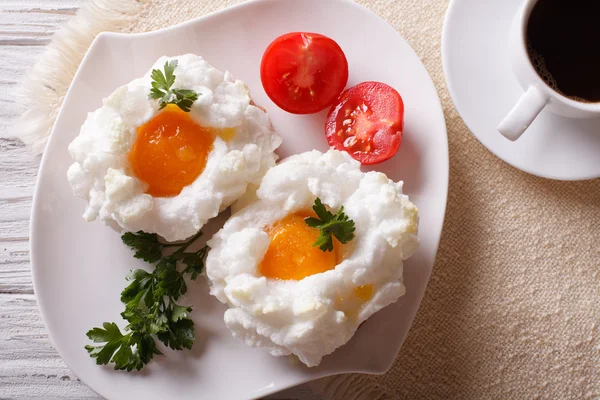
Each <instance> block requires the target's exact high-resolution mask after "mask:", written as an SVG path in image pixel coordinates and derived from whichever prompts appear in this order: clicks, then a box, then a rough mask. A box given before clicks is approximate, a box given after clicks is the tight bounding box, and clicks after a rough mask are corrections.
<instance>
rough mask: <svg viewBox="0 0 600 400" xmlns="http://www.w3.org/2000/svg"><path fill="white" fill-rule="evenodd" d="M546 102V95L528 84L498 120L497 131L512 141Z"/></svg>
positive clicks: (520, 133)
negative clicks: (515, 102)
mask: <svg viewBox="0 0 600 400" xmlns="http://www.w3.org/2000/svg"><path fill="white" fill-rule="evenodd" d="M546 104H548V97H547V96H546V95H545V94H544V93H542V91H541V90H540V89H538V88H537V87H535V86H529V88H528V89H527V91H526V92H525V93H523V95H521V98H520V99H519V101H517V104H515V106H514V107H513V109H512V110H510V112H509V113H508V115H507V116H506V117H505V118H504V119H503V120H502V122H500V125H498V131H499V132H500V133H501V134H502V135H504V137H505V138H507V139H508V140H512V141H513V142H514V141H515V140H517V139H518V138H520V137H521V135H522V134H523V132H525V131H526V130H527V128H529V125H531V123H532V122H533V120H534V119H535V118H536V117H537V116H538V114H539V113H540V112H541V111H542V110H543V109H544V107H545V106H546Z"/></svg>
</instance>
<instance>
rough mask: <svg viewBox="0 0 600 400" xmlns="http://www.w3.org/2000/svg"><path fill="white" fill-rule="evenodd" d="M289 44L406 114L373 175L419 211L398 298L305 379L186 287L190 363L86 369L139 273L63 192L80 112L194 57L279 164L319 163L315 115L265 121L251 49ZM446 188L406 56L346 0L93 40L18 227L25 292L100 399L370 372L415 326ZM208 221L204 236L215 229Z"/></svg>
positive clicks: (437, 113)
mask: <svg viewBox="0 0 600 400" xmlns="http://www.w3.org/2000/svg"><path fill="white" fill-rule="evenodd" d="M290 31H313V32H320V33H323V34H325V35H327V36H330V37H332V38H334V39H335V40H336V41H337V42H338V43H339V44H340V45H341V46H342V48H343V49H344V51H345V52H346V56H347V57H348V61H349V65H350V81H349V85H354V84H357V83H359V82H361V81H365V80H380V81H383V82H387V83H388V84H390V85H392V86H394V87H395V88H396V89H398V90H399V92H400V93H401V94H402V96H403V97H404V100H405V103H406V122H405V136H404V143H403V144H402V148H401V150H400V152H399V153H398V155H397V156H396V157H394V158H393V159H392V160H390V161H388V162H386V163H384V164H380V165H379V166H376V169H378V170H381V171H383V172H385V173H387V174H388V176H390V177H391V178H393V179H395V180H400V179H403V180H404V181H405V192H406V193H407V194H408V195H409V196H410V198H411V199H412V201H414V202H415V203H416V204H417V206H418V207H419V209H420V215H421V220H420V229H419V230H420V237H421V248H420V250H419V251H418V253H417V254H415V255H414V256H413V257H412V258H411V259H410V260H409V261H408V262H407V263H406V267H405V283H406V287H407V294H406V295H405V296H404V297H402V298H401V299H400V301H398V302H397V303H396V304H394V305H391V306H389V307H387V308H386V309H385V310H383V311H381V312H379V313H378V314H376V315H375V316H373V318H371V319H370V320H369V321H367V322H366V323H365V324H364V325H363V326H362V327H361V328H360V329H359V331H358V332H357V334H356V335H355V337H354V338H353V339H352V340H351V341H350V342H349V343H348V344H347V345H345V346H344V347H342V348H340V349H339V350H338V351H336V352H335V353H334V354H333V355H331V356H328V357H326V358H325V359H324V361H323V363H322V364H321V366H319V367H318V368H312V369H309V368H306V367H304V366H303V365H297V364H296V365H294V364H292V363H290V360H289V359H287V358H275V357H272V356H270V355H269V354H268V353H267V352H266V351H264V350H261V349H250V348H247V347H246V346H245V345H244V344H242V343H241V342H239V341H238V340H236V339H234V338H233V337H232V336H231V333H230V332H229V331H228V330H227V329H226V327H225V324H224V322H223V312H224V310H225V307H224V306H223V305H222V304H220V303H219V302H218V301H216V300H215V299H214V298H212V297H210V296H209V295H208V290H207V287H206V284H205V283H204V282H202V279H200V281H201V282H199V283H193V284H191V285H190V292H191V293H190V294H189V295H188V296H187V298H186V299H183V302H184V303H185V304H188V303H189V304H193V306H194V312H193V315H192V316H193V319H194V321H195V323H196V332H197V333H196V343H195V344H194V347H193V350H192V351H181V352H174V351H166V352H165V353H166V355H165V356H164V357H156V358H155V361H153V362H152V363H151V364H150V365H149V366H148V367H146V368H145V369H144V370H142V371H141V372H140V373H127V372H121V371H114V370H113V369H112V368H111V367H110V366H108V367H102V366H97V365H95V362H94V360H92V359H91V358H90V357H89V356H88V354H87V353H86V351H85V350H84V345H86V344H88V340H87V338H86V336H85V333H86V331H87V330H88V329H90V328H91V327H94V326H98V325H99V324H101V323H102V322H103V321H118V323H120V324H121V325H124V324H123V323H122V322H123V321H121V319H120V317H119V313H120V312H121V311H122V309H123V305H122V304H121V303H120V301H119V293H120V292H121V290H122V289H123V288H124V286H125V276H126V274H127V272H128V271H129V270H130V269H132V268H140V267H143V266H144V263H142V262H138V261H137V260H134V259H133V257H132V252H131V251H130V250H129V249H128V248H126V247H125V246H124V245H123V244H122V243H121V240H120V237H119V234H117V233H116V232H114V231H113V230H111V229H109V228H107V227H105V226H103V224H102V223H100V222H96V223H85V222H84V221H83V219H82V218H81V214H82V212H83V210H84V204H83V202H82V201H81V200H78V199H76V198H75V197H74V196H73V195H72V193H71V190H70V187H69V185H68V182H67V179H66V171H67V168H68V166H69V165H70V164H71V162H72V161H71V159H70V157H69V154H68V152H67V146H68V144H69V143H70V141H71V140H72V139H73V138H74V137H75V136H76V135H77V134H78V132H79V128H80V126H81V124H82V123H83V121H84V120H85V118H86V115H87V113H88V112H90V111H93V110H94V109H96V108H98V107H100V105H101V102H102V98H103V97H106V96H108V95H109V94H110V93H111V92H112V91H113V90H114V89H115V88H117V87H118V86H120V85H123V84H125V83H127V82H128V81H130V80H132V79H134V78H136V77H139V76H141V75H143V74H144V73H145V72H146V71H147V70H148V68H149V67H150V66H151V65H152V63H153V62H154V61H156V59H158V57H160V56H162V55H179V54H184V53H188V52H192V53H196V54H200V55H202V56H203V57H205V58H206V60H207V61H208V62H210V63H211V64H212V65H214V66H215V67H217V68H219V69H221V70H229V71H231V72H232V73H233V74H234V76H236V77H237V78H240V79H242V80H244V81H245V82H246V83H247V84H248V86H249V87H250V90H251V92H252V96H253V98H254V100H255V101H256V102H257V103H258V104H260V105H263V106H264V107H265V108H266V109H267V110H268V112H269V114H270V116H271V118H272V121H273V124H274V125H275V128H276V129H277V130H278V131H279V132H280V133H281V135H282V136H283V138H284V144H283V146H282V147H281V149H280V152H279V153H280V155H281V156H282V157H285V156H288V155H290V154H294V153H300V152H304V151H307V150H311V149H313V148H316V149H320V150H326V149H327V144H326V141H325V138H324V134H323V130H324V118H325V113H321V114H317V115H312V116H295V115H291V114H287V113H285V112H283V111H281V110H280V109H278V108H277V107H276V106H275V105H274V104H273V103H272V102H271V101H270V100H269V99H268V97H267V96H266V95H265V93H264V91H263V89H262V85H261V83H260V78H259V65H260V60H261V57H262V54H263V51H264V49H265V48H266V47H267V45H268V44H269V43H270V42H271V41H272V40H273V39H274V38H275V37H277V36H279V35H281V34H283V33H286V32H290ZM447 188H448V144H447V137H446V128H445V123H444V117H443V113H442V109H441V106H440V102H439V98H438V96H437V93H436V90H435V88H434V86H433V84H432V82H431V79H430V78H429V76H428V74H427V72H426V70H425V68H424V67H423V65H422V64H421V62H420V61H419V58H418V57H417V55H416V54H415V53H414V52H413V50H412V49H411V48H410V46H409V45H408V44H407V43H406V42H405V41H404V39H403V38H402V37H400V35H399V34H398V33H397V32H396V31H395V30H394V29H393V28H392V27H391V26H389V25H388V24H387V23H385V22H384V21H383V20H382V19H380V18H379V17H378V16H376V15H374V14H373V13H371V12H370V11H368V10H366V9H365V8H363V7H361V6H359V5H357V4H355V3H352V2H350V1H347V0H327V1H325V0H288V1H278V0H262V1H251V2H248V3H244V4H242V5H240V6H237V7H233V8H229V9H226V10H224V11H221V12H218V13H215V14H211V15H209V16H206V17H203V18H200V19H197V20H194V21H191V22H188V23H185V24H183V25H179V26H176V27H173V28H169V29H165V30H161V31H158V32H153V33H147V34H140V35H120V34H102V35H100V36H99V37H98V38H97V39H96V40H95V42H94V44H93V45H92V47H91V48H90V50H89V52H88V54H87V55H86V57H85V59H84V61H83V63H82V65H81V67H80V68H79V71H78V72H77V75H76V77H75V80H74V81H73V84H72V85H71V88H70V89H69V93H68V95H67V97H66V99H65V102H64V106H63V109H62V111H61V113H60V115H59V117H58V120H57V122H56V125H55V126H54V130H53V132H52V136H51V138H50V141H49V143H48V147H47V149H46V152H45V154H44V158H43V160H42V164H41V168H40V173H39V178H38V184H37V188H36V193H35V198H34V205H33V211H32V223H31V257H32V265H33V276H34V286H35V293H36V295H37V298H38V303H39V305H40V308H41V311H42V315H43V318H44V321H45V323H46V325H47V327H48V330H49V332H50V336H51V338H52V340H53V342H54V345H55V346H56V348H57V350H58V352H59V353H60V355H61V356H62V357H63V359H64V360H65V362H66V363H67V364H68V365H69V367H70V368H71V369H72V370H73V371H74V372H75V374H77V376H78V377H79V378H80V379H81V380H82V381H84V382H85V383H86V384H88V385H89V386H90V387H91V388H92V389H94V390H95V391H96V392H98V393H99V394H101V395H102V396H105V397H107V398H111V399H134V398H135V399H138V398H144V399H170V398H177V399H200V398H202V399H211V400H218V399H227V400H235V399H249V398H255V397H259V396H264V395H267V394H269V393H274V392H276V391H279V390H282V389H284V388H286V387H290V386H293V385H297V384H300V383H302V382H305V381H308V380H311V379H315V378H318V377H322V376H326V375H332V374H337V373H342V372H365V373H383V372H385V371H386V370H387V369H388V368H389V367H390V365H391V364H392V362H393V361H394V358H395V357H396V354H397V352H398V350H399V349H400V346H401V344H402V342H403V340H404V338H405V336H406V334H407V332H408V329H409V327H410V325H411V323H412V320H413V318H414V316H415V313H416V311H417V308H418V306H419V303H420V301H421V298H422V296H423V293H424V291H425V287H426V285H427V281H428V279H429V275H430V273H431V269H432V267H433V262H434V258H435V254H436V251H437V247H438V242H439V239H440V232H441V229H442V223H443V219H444V212H445V207H446V195H447ZM223 218H224V217H221V218H220V220H219V221H216V222H213V223H212V224H210V225H211V226H210V227H209V228H208V229H207V230H208V231H213V232H214V231H215V230H216V229H217V228H218V227H219V224H220V223H222V222H223Z"/></svg>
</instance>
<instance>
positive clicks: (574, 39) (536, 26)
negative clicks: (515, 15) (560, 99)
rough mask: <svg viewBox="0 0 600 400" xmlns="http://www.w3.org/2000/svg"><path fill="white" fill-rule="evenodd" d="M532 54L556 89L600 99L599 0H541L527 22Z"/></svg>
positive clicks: (586, 98)
mask: <svg viewBox="0 0 600 400" xmlns="http://www.w3.org/2000/svg"><path fill="white" fill-rule="evenodd" d="M527 46H528V50H529V58H530V59H531V62H532V63H533V65H534V67H535V69H536V71H537V72H538V74H539V75H540V77H542V78H543V79H544V81H546V83H547V84H548V85H549V86H551V87H552V88H553V89H554V90H556V91H557V92H559V93H561V94H562V95H564V96H567V97H570V98H571V99H573V100H576V101H582V102H586V103H594V102H600V0H540V1H538V2H537V4H536V5H535V6H534V8H533V11H532V13H531V17H530V18H529V24H528V26H527Z"/></svg>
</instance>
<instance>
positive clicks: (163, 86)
mask: <svg viewBox="0 0 600 400" xmlns="http://www.w3.org/2000/svg"><path fill="white" fill-rule="evenodd" d="M175 68H177V60H173V61H168V62H166V63H165V66H164V71H165V72H164V73H163V72H162V71H161V70H158V69H153V70H152V73H151V75H150V77H151V78H152V89H150V95H149V96H148V98H149V99H150V100H158V105H159V107H160V108H159V109H160V110H162V109H163V108H165V107H166V106H167V104H175V105H176V106H177V107H179V108H180V109H182V110H183V111H185V112H190V110H191V107H192V104H194V101H196V100H198V93H196V92H195V91H193V90H189V89H173V88H172V86H173V84H174V83H175V75H174V72H175Z"/></svg>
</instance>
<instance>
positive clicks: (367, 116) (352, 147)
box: [325, 82, 404, 164]
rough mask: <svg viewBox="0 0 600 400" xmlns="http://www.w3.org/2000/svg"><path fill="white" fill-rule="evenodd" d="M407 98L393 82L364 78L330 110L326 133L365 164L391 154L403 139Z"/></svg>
mask: <svg viewBox="0 0 600 400" xmlns="http://www.w3.org/2000/svg"><path fill="white" fill-rule="evenodd" d="M403 128H404V102H403V101H402V97H401V96H400V94H399V93H398V92H397V91H396V90H395V89H394V88H392V87H391V86H388V85H386V84H385V83H381V82H363V83H360V84H358V85H356V86H353V87H351V88H350V89H348V90H346V91H345V92H344V93H342V94H341V95H340V97H339V99H338V101H337V103H336V104H334V106H333V107H332V108H331V110H330V111H329V115H328V117H327V122H326V124H325V134H326V136H327V141H328V142H329V145H330V146H331V147H333V148H335V149H337V150H343V151H346V152H348V153H349V154H350V155H351V156H352V157H353V158H354V159H356V160H358V161H360V162H361V163H362V164H377V163H380V162H383V161H385V160H387V159H389V158H391V157H392V156H393V155H394V154H396V152H397V151H398V149H399V148H400V143H401V142H402V130H403Z"/></svg>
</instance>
